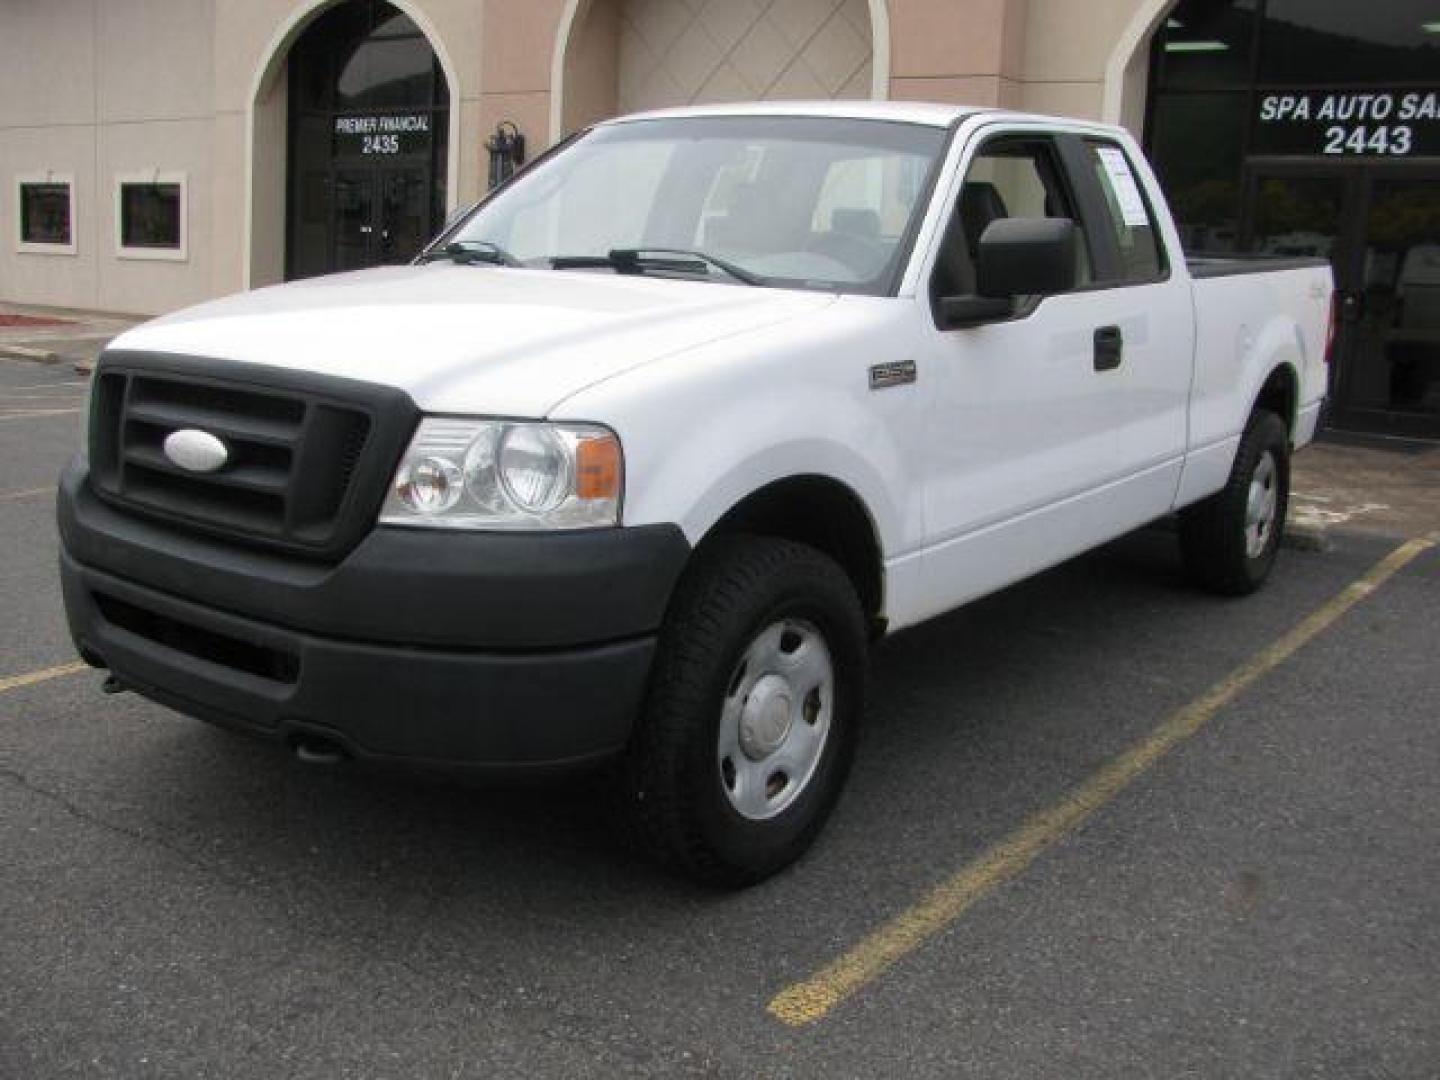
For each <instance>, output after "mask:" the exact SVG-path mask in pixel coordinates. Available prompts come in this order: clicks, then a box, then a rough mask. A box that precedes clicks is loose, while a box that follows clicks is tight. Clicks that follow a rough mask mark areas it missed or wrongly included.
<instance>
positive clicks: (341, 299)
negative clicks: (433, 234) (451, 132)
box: [110, 263, 835, 417]
mask: <svg viewBox="0 0 1440 1080" xmlns="http://www.w3.org/2000/svg"><path fill="white" fill-rule="evenodd" d="M834 300H835V297H834V296H833V295H832V294H829V293H818V292H799V291H794V290H779V289H764V288H750V287H747V286H743V285H729V284H720V283H718V282H703V281H698V282H691V281H680V280H674V279H666V278H657V277H639V276H617V275H614V274H611V273H609V272H605V271H601V272H589V271H578V272H577V271H565V272H555V271H549V270H529V269H518V268H499V267H488V266H456V265H454V264H451V263H433V264H430V265H427V266H406V267H386V268H382V269H376V270H362V271H358V272H356V273H351V274H339V275H334V276H331V277H324V278H315V279H312V280H309V281H300V282H293V283H291V284H288V285H278V286H274V287H272V288H267V289H259V290H257V291H255V292H251V293H242V294H239V295H237V296H232V297H227V298H225V299H223V300H216V301H213V302H211V303H207V304H202V305H200V306H198V307H193V308H188V309H186V310H184V311H180V312H177V313H175V314H173V315H168V316H166V317H164V318H162V319H158V320H156V321H154V322H151V323H146V324H145V325H143V326H140V327H137V328H136V329H134V330H131V331H130V332H128V333H126V334H124V335H122V336H121V337H119V338H117V339H116V340H115V341H114V342H113V343H112V344H111V346H110V348H111V349H131V350H137V351H144V352H163V353H172V354H180V355H188V356H203V357H211V358H215V359H225V360H238V361H243V362H248V363H256V364H268V365H272V366H275V367H282V368H290V369H294V370H304V371H314V372H317V373H323V374H330V375H337V376H342V377H345V378H351V379H363V380H366V381H368V382H376V383H383V384H385V385H388V386H396V387H399V388H401V389H403V390H405V391H407V392H408V393H409V394H410V396H411V397H412V398H413V399H414V400H415V403H416V404H417V405H418V406H419V407H420V408H421V409H422V410H423V411H425V412H435V413H447V412H448V413H460V414H464V413H474V414H485V415H492V416H526V417H540V416H544V415H546V414H547V413H548V412H549V411H550V410H551V409H553V408H554V407H555V406H556V405H558V404H559V403H560V402H561V401H563V400H564V399H565V398H567V397H569V396H571V395H572V394H575V393H576V392H578V391H580V390H583V389H584V388H586V387H588V386H593V385H594V384H596V383H599V382H602V381H604V380H605V379H609V378H611V377H613V376H615V375H618V374H620V373H621V372H624V371H627V370H629V369H631V368H633V367H636V366H638V365H640V364H645V363H648V362H650V361H652V360H657V359H660V358H661V357H665V356H670V355H673V354H675V353H679V352H683V351H685V350H686V349H691V348H694V347H696V346H698V345H703V344H705V343H707V342H711V341H715V340H718V339H720V338H723V337H728V336H732V335H735V334H740V333H745V332H747V331H750V330H757V329H760V328H761V327H765V326H772V325H774V324H776V323H780V322H783V321H785V320H788V319H792V318H795V317H796V316H799V315H803V314H805V313H807V312H815V311H819V310H821V309H823V308H825V307H826V306H828V305H829V304H831V303H833V302H834Z"/></svg>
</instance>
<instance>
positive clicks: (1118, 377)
mask: <svg viewBox="0 0 1440 1080" xmlns="http://www.w3.org/2000/svg"><path fill="white" fill-rule="evenodd" d="M951 198H952V203H951V207H952V209H951V214H950V220H949V224H948V227H947V228H946V230H945V233H944V236H943V239H942V242H941V246H940V249H939V250H938V251H937V252H936V257H935V265H934V270H933V273H932V276H931V280H930V283H929V292H930V301H931V311H932V315H934V316H935V317H933V318H932V319H931V320H929V325H928V327H927V331H926V344H925V349H926V352H927V358H926V363H925V366H924V369H923V370H925V371H926V372H928V373H933V374H932V376H931V378H932V386H931V394H930V402H929V404H930V414H929V417H928V421H927V422H928V431H927V437H926V443H927V447H928V466H929V476H928V479H927V485H926V521H927V531H928V533H929V543H928V545H927V549H926V562H925V566H926V570H925V576H926V579H927V581H928V582H929V585H930V590H929V592H930V598H931V602H932V603H933V604H934V605H935V606H934V612H940V611H945V610H948V609H949V608H951V607H954V606H955V605H957V604H959V603H963V602H964V601H966V600H969V599H972V598H974V597H975V596H978V595H981V594H982V593H984V592H987V591H990V590H991V589H993V588H994V587H995V586H996V584H997V583H1000V584H1003V583H1006V582H1009V581H1015V580H1018V579H1020V578H1022V577H1024V576H1026V575H1028V574H1030V573H1033V572H1034V571H1036V570H1039V569H1042V568H1044V567H1046V566H1049V565H1053V564H1054V563H1056V562H1059V561H1061V560H1063V559H1065V558H1068V557H1069V556H1071V555H1074V554H1077V553H1079V552H1080V551H1083V550H1086V549H1088V548H1089V547H1092V546H1094V545H1095V544H1096V543H1099V542H1101V541H1103V540H1104V539H1107V538H1108V537H1110V536H1113V535H1115V534H1116V533H1118V532H1120V531H1123V530H1124V529H1125V528H1128V527H1131V525H1132V524H1140V523H1141V522H1143V521H1144V520H1147V519H1148V517H1154V516H1156V514H1157V513H1162V512H1163V509H1162V510H1159V511H1154V512H1151V511H1150V510H1148V509H1141V508H1140V507H1139V505H1138V502H1139V501H1141V500H1142V499H1148V500H1149V501H1151V502H1154V501H1156V500H1157V499H1158V500H1159V501H1161V502H1164V501H1165V499H1167V498H1168V496H1164V495H1157V493H1156V492H1149V493H1146V494H1143V495H1142V494H1140V493H1137V492H1136V491H1134V490H1133V489H1132V488H1131V486H1130V485H1128V484H1126V483H1124V482H1123V480H1124V477H1125V474H1126V471H1127V461H1126V459H1125V456H1124V454H1123V453H1122V442H1121V434H1120V433H1121V431H1122V429H1123V428H1124V427H1125V417H1126V413H1127V410H1128V408H1129V401H1128V398H1129V395H1130V394H1131V393H1132V390H1133V387H1132V385H1131V384H1130V383H1128V382H1127V379H1126V377H1125V376H1124V375H1123V374H1120V373H1118V371H1119V369H1118V368H1116V367H1115V366H1113V365H1112V362H1111V361H1112V359H1113V354H1114V352H1115V347H1116V346H1115V339H1116V336H1117V334H1119V333H1120V327H1121V326H1122V325H1125V326H1127V327H1128V328H1130V330H1131V333H1132V334H1134V333H1135V331H1134V330H1133V327H1132V326H1131V325H1130V324H1129V323H1127V319H1129V318H1130V316H1129V315H1128V314H1127V312H1126V310H1122V309H1123V308H1124V301H1123V298H1121V297H1119V295H1118V294H1120V293H1123V292H1124V291H1125V290H1123V289H1105V288H1102V287H1099V286H1097V285H1096V278H1097V276H1098V275H1097V272H1096V265H1095V264H1096V261H1097V255H1098V257H1099V261H1100V262H1101V264H1102V265H1101V269H1102V270H1105V269H1108V268H1107V267H1106V266H1105V265H1104V260H1106V259H1107V258H1108V257H1109V255H1110V252H1111V250H1112V249H1111V248H1110V247H1109V246H1108V244H1109V241H1108V240H1107V238H1105V237H1104V236H1103V234H1100V233H1098V232H1097V231H1096V230H1097V226H1098V224H1099V223H1098V222H1095V221H1093V220H1092V221H1087V220H1086V215H1085V214H1084V213H1082V212H1081V198H1080V197H1077V185H1076V183H1075V182H1074V181H1073V179H1072V177H1071V175H1070V174H1069V173H1068V172H1067V166H1066V158H1065V154H1064V153H1063V152H1062V147H1061V145H1060V144H1059V141H1058V140H1057V138H1056V137H1054V136H1052V135H1051V134H1050V133H1047V132H1039V131H1036V130H1034V129H1016V130H1013V131H1003V130H1002V131H1000V132H998V133H997V134H993V135H989V136H987V137H986V138H985V140H984V142H983V143H982V144H981V145H980V147H979V148H978V149H977V151H976V152H975V153H974V154H973V155H972V157H971V159H970V161H969V163H968V165H967V166H966V167H965V173H964V180H963V183H962V184H961V186H960V187H959V189H958V191H956V192H952V195H951ZM1091 216H1092V217H1093V215H1091ZM1003 217H1012V218H1070V219H1072V220H1074V221H1075V222H1076V223H1077V225H1078V226H1079V229H1078V233H1079V240H1080V243H1079V245H1078V247H1079V251H1078V254H1077V263H1078V265H1077V268H1076V269H1077V274H1076V278H1077V285H1076V290H1075V291H1073V292H1069V293H1065V294H1063V295H1058V296H1050V297H1045V298H1043V299H1041V298H1035V297H1029V298H1025V297H1022V298H1018V299H1017V301H1016V303H1015V307H1014V312H1013V315H1012V316H1011V317H1009V318H1002V319H998V320H996V321H992V322H988V323H985V324H982V325H979V326H971V327H966V328H963V329H948V328H947V327H946V326H944V325H943V324H942V323H941V321H940V320H939V318H938V311H939V305H938V301H939V299H940V298H941V297H943V296H955V295H967V294H973V293H974V292H975V291H976V290H975V286H976V280H975V275H976V256H977V254H978V250H979V242H980V237H981V236H982V235H983V233H984V231H985V229H986V227H987V226H988V225H989V224H990V223H991V222H993V221H995V220H997V219H999V218H1003ZM1121 348H1122V350H1123V348H1124V346H1123V345H1122V346H1121ZM1182 431H1183V427H1182ZM1171 490H1172V491H1173V486H1172V489H1171ZM1132 503H1136V504H1137V505H1131V504H1132ZM934 612H932V613H934Z"/></svg>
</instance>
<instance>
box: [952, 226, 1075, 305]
mask: <svg viewBox="0 0 1440 1080" xmlns="http://www.w3.org/2000/svg"><path fill="white" fill-rule="evenodd" d="M979 264H980V265H979V266H978V267H977V270H976V285H977V288H976V292H978V293H979V294H980V295H981V296H988V297H991V298H995V299H1002V298H1003V299H1008V298H1010V297H1014V296H1053V295H1055V294H1056V293H1063V292H1069V291H1070V290H1071V289H1073V288H1075V222H1073V221H1071V220H1070V219H1069V218H1001V219H999V220H998V221H992V222H991V223H990V227H989V228H987V229H986V230H985V232H984V235H982V236H981V237H980V259H979Z"/></svg>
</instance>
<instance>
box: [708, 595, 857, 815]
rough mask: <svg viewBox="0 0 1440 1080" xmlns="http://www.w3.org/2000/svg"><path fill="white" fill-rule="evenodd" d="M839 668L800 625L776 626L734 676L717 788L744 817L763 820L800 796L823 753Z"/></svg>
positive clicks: (723, 716)
mask: <svg viewBox="0 0 1440 1080" xmlns="http://www.w3.org/2000/svg"><path fill="white" fill-rule="evenodd" d="M834 695H835V669H834V665H833V663H832V661H831V659H830V649H829V648H828V647H827V646H826V644H825V638H824V637H823V636H822V635H821V633H820V631H819V629H817V628H816V627H815V626H814V625H812V624H811V623H808V622H806V621H804V620H803V619H783V620H781V621H779V622H775V623H771V624H770V625H769V626H767V627H766V628H765V629H764V630H762V631H760V633H759V634H757V635H756V636H755V638H754V639H753V640H752V641H751V642H750V644H749V646H748V647H747V648H746V649H745V652H744V654H743V655H742V656H741V658H740V662H739V663H738V664H737V665H736V666H735V670H734V672H732V673H731V676H730V684H729V686H728V687H727V690H726V694H725V702H724V705H723V706H722V708H721V712H720V738H719V744H718V746H717V763H718V764H719V767H720V785H721V788H722V789H723V790H724V792H725V795H726V798H728V799H729V800H730V805H731V806H733V807H735V809H736V810H737V811H739V813H740V814H741V816H743V817H746V818H749V819H751V820H752V821H763V820H765V819H766V818H772V817H774V816H775V815H776V814H779V813H781V812H782V811H783V810H785V808H786V807H788V806H789V805H790V804H791V803H793V802H794V801H795V800H796V799H797V798H799V796H800V794H801V792H803V791H804V790H805V787H806V785H808V784H809V782H810V780H811V778H812V777H813V776H814V775H815V768H816V766H817V765H819V763H820V758H821V756H822V755H823V753H824V750H825V743H826V741H827V740H828V738H829V736H830V724H831V719H832V716H833V710H834Z"/></svg>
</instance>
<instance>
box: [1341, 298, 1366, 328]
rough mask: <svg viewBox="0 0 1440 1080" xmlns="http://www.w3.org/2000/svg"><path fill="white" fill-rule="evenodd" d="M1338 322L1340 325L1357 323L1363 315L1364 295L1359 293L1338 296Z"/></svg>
mask: <svg viewBox="0 0 1440 1080" xmlns="http://www.w3.org/2000/svg"><path fill="white" fill-rule="evenodd" d="M1339 301H1340V311H1339V315H1340V321H1341V322H1342V323H1358V322H1359V321H1360V319H1361V318H1362V317H1363V316H1364V314H1365V294H1364V293H1361V292H1342V293H1340V294H1339Z"/></svg>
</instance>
